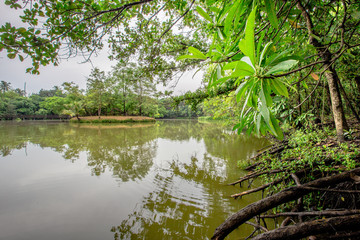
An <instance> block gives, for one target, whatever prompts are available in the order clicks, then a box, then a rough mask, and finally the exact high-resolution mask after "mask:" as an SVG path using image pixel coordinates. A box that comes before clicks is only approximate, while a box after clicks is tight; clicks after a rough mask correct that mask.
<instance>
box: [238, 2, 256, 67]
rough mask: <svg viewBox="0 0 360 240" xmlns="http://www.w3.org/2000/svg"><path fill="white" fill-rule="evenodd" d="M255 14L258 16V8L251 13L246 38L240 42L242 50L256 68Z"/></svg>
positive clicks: (247, 23)
mask: <svg viewBox="0 0 360 240" xmlns="http://www.w3.org/2000/svg"><path fill="white" fill-rule="evenodd" d="M255 14H256V7H255V8H254V9H253V10H252V11H251V13H250V15H249V17H248V19H247V22H246V28H245V38H244V39H242V40H241V41H240V42H239V48H240V50H241V51H242V52H243V53H244V54H245V55H246V56H248V57H249V58H250V60H251V63H252V64H253V66H255V39H254V33H255V31H254V28H255Z"/></svg>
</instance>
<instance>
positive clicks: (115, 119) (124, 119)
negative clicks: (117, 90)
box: [70, 116, 156, 123]
mask: <svg viewBox="0 0 360 240" xmlns="http://www.w3.org/2000/svg"><path fill="white" fill-rule="evenodd" d="M155 121H156V120H155V118H151V117H143V116H100V117H98V116H85V117H79V118H76V117H73V118H71V119H70V122H77V123H135V122H155Z"/></svg>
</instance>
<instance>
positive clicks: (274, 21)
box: [265, 0, 279, 28]
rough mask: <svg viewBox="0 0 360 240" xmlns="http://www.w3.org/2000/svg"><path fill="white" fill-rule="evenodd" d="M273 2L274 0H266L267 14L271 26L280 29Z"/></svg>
mask: <svg viewBox="0 0 360 240" xmlns="http://www.w3.org/2000/svg"><path fill="white" fill-rule="evenodd" d="M273 2H274V1H272V0H265V10H266V13H267V15H268V18H269V21H270V24H271V25H272V26H273V27H274V28H278V27H279V23H278V19H277V17H276V13H275V6H274V4H273Z"/></svg>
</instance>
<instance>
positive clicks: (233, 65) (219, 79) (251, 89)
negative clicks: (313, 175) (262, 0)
mask: <svg viewBox="0 0 360 240" xmlns="http://www.w3.org/2000/svg"><path fill="white" fill-rule="evenodd" d="M237 5H238V4H235V5H234V6H233V7H232V8H231V9H230V10H229V11H228V13H227V15H226V17H225V16H224V17H223V19H225V20H224V32H225V34H217V36H218V37H220V38H223V40H225V41H222V42H225V43H228V44H230V45H231V43H229V41H226V40H227V39H229V38H230V36H229V34H226V33H229V29H230V24H232V23H233V21H232V20H233V18H234V16H233V15H234V12H233V11H232V10H234V9H236V8H237V7H238V6H237ZM197 10H198V12H199V14H200V15H201V16H203V17H204V18H205V19H206V20H208V21H209V22H211V21H210V20H211V18H210V17H209V14H207V13H206V12H205V10H203V9H200V8H198V9H197ZM267 10H268V11H267V12H268V16H269V19H270V22H271V24H272V25H274V26H277V25H278V24H277V19H276V15H275V14H274V13H273V12H272V11H270V9H267ZM256 12H257V7H254V9H253V10H252V11H251V13H250V14H249V17H248V18H247V21H246V26H245V31H244V37H243V38H242V39H241V40H240V41H238V43H237V46H232V47H229V46H227V45H228V44H227V45H225V46H223V45H221V42H220V41H216V39H214V41H213V43H212V47H213V48H214V49H210V50H209V52H208V53H207V54H203V53H201V51H199V50H197V49H195V48H194V47H189V48H188V50H189V52H190V53H192V55H182V56H180V57H179V58H178V60H183V59H194V58H196V59H202V60H205V59H210V60H211V61H210V63H211V64H217V67H215V68H214V71H213V72H212V76H211V77H210V81H209V88H211V87H216V86H221V85H223V84H225V83H226V82H227V81H228V80H229V79H234V78H235V79H236V81H235V85H236V86H237V89H236V92H235V93H236V99H237V101H238V102H241V101H242V100H243V107H242V110H241V114H240V119H239V122H238V123H237V124H236V125H235V126H234V130H237V131H238V132H241V131H242V130H243V129H244V128H246V129H247V133H251V132H256V133H257V134H260V133H261V134H266V132H270V133H271V134H273V135H274V136H276V137H277V138H278V139H283V138H284V135H283V133H282V130H281V128H280V126H279V120H277V119H276V117H275V115H274V114H273V113H272V111H271V107H272V106H273V95H275V96H283V97H286V98H288V97H289V93H288V90H287V87H288V86H287V83H286V82H284V81H282V80H280V79H277V78H275V77H274V76H273V75H274V74H277V73H280V72H285V71H287V70H289V69H291V68H292V67H293V66H295V65H296V64H297V63H298V59H299V58H298V57H297V56H288V55H287V54H288V51H285V52H281V53H275V52H274V51H270V49H271V47H272V45H273V43H272V42H268V43H266V44H265V45H264V47H262V45H263V38H264V35H263V36H262V37H261V38H260V39H259V41H258V44H257V47H256V46H255V19H256ZM222 14H223V13H222ZM230 19H231V21H230ZM234 22H236V21H234ZM233 28H235V29H236V28H237V27H236V26H234V27H233ZM226 36H229V37H226ZM230 48H232V49H233V50H237V51H238V52H239V53H242V55H239V54H234V53H233V52H230V53H228V54H225V53H224V52H223V51H222V49H230ZM221 53H222V54H221ZM219 54H220V55H219ZM229 54H232V55H233V56H235V55H236V56H237V58H239V56H241V57H240V58H239V59H236V58H229V57H228V55H229ZM224 55H225V59H221V58H224Z"/></svg>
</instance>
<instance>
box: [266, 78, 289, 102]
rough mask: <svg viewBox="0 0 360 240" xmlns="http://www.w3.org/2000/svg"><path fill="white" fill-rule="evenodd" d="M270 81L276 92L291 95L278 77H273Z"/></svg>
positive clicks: (285, 95)
mask: <svg viewBox="0 0 360 240" xmlns="http://www.w3.org/2000/svg"><path fill="white" fill-rule="evenodd" d="M270 81H271V82H270V85H271V88H272V89H273V90H274V92H275V93H277V94H280V95H282V96H284V97H287V98H288V97H289V93H288V90H287V88H286V86H285V84H284V83H282V82H281V81H279V80H277V79H271V80H270Z"/></svg>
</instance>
